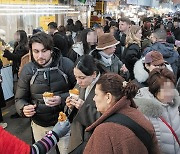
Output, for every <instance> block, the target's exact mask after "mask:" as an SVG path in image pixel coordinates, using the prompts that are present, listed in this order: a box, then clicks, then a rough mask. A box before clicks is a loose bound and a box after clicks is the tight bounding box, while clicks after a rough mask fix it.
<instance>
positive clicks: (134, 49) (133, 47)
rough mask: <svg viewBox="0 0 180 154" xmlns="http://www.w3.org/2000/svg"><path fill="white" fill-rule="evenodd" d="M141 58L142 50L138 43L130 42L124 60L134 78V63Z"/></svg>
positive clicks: (131, 76)
mask: <svg viewBox="0 0 180 154" xmlns="http://www.w3.org/2000/svg"><path fill="white" fill-rule="evenodd" d="M140 58H141V50H140V47H139V45H138V44H134V43H133V44H129V45H128V47H127V48H125V50H124V53H123V56H122V62H123V63H124V64H125V65H126V68H127V69H128V70H129V73H130V79H131V80H133V79H134V73H133V69H134V64H135V63H136V61H137V60H139V59H140Z"/></svg>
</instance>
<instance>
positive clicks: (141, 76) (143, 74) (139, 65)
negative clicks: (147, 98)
mask: <svg viewBox="0 0 180 154" xmlns="http://www.w3.org/2000/svg"><path fill="white" fill-rule="evenodd" d="M144 61H145V58H144V57H143V58H141V59H139V60H138V61H137V62H136V63H135V65H134V70H133V71H134V78H135V79H134V82H135V83H136V84H137V86H138V87H139V88H142V87H147V86H148V85H147V79H148V77H149V73H148V72H147V70H146V69H145V66H144ZM165 65H166V67H167V68H168V69H169V70H170V71H173V70H172V68H171V65H169V64H165Z"/></svg>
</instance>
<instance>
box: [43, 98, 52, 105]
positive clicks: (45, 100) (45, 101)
mask: <svg viewBox="0 0 180 154" xmlns="http://www.w3.org/2000/svg"><path fill="white" fill-rule="evenodd" d="M49 98H51V97H43V100H44V103H45V104H46V105H47V106H49V104H48V103H47V102H48V101H49Z"/></svg>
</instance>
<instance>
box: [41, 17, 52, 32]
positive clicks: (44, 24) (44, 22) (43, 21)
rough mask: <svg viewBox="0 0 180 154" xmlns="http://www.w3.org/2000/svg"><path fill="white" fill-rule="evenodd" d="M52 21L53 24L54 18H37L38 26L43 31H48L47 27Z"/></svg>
mask: <svg viewBox="0 0 180 154" xmlns="http://www.w3.org/2000/svg"><path fill="white" fill-rule="evenodd" d="M52 21H54V22H55V16H41V17H39V23H40V26H41V27H42V28H43V30H44V31H47V30H48V26H47V25H48V24H49V23H50V22H52Z"/></svg>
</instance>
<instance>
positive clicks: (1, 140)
mask: <svg viewBox="0 0 180 154" xmlns="http://www.w3.org/2000/svg"><path fill="white" fill-rule="evenodd" d="M0 153H1V154H10V153H11V154H30V146H29V145H28V144H27V143H25V142H23V141H21V140H20V139H18V138H17V137H16V136H13V135H11V134H10V133H9V132H7V131H5V130H4V129H3V128H2V127H0Z"/></svg>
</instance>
